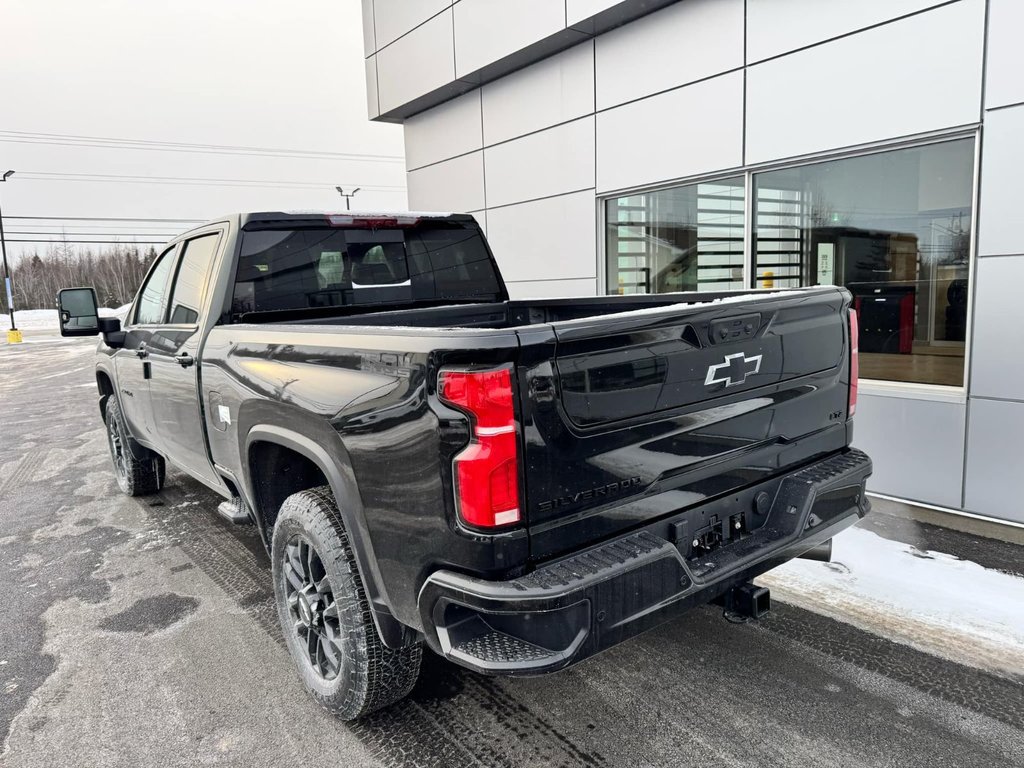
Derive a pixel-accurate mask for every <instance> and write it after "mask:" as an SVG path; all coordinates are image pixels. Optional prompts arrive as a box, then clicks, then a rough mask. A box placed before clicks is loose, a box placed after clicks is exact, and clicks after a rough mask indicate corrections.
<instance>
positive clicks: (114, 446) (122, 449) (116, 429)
mask: <svg viewBox="0 0 1024 768" xmlns="http://www.w3.org/2000/svg"><path fill="white" fill-rule="evenodd" d="M105 421H106V423H107V444H108V445H109V447H110V458H111V460H112V461H113V462H114V475H115V477H116V478H117V485H118V487H119V488H120V489H121V491H122V492H124V493H125V494H127V495H128V496H145V495H148V494H151V493H156V492H157V491H159V490H160V489H161V488H163V485H164V474H165V472H166V464H165V463H164V458H163V456H158V455H156V454H152V455H150V456H147V457H146V458H144V459H137V458H135V456H134V455H133V454H132V451H131V448H129V447H128V430H127V429H126V428H125V425H124V417H123V416H122V415H121V404H120V403H119V402H118V401H117V398H115V397H111V398H110V399H108V400H107V409H106V414H105Z"/></svg>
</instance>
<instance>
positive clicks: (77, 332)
mask: <svg viewBox="0 0 1024 768" xmlns="http://www.w3.org/2000/svg"><path fill="white" fill-rule="evenodd" d="M57 315H58V317H59V319H60V335H61V336H96V335H98V334H99V332H100V316H99V315H100V313H99V309H97V307H96V292H95V291H94V290H93V289H92V288H65V289H63V290H62V291H60V293H58V294H57Z"/></svg>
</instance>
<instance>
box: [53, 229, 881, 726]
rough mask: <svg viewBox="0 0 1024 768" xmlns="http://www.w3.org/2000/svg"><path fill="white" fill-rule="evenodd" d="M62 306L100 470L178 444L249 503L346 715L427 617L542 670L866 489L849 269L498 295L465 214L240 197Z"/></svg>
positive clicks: (768, 559)
mask: <svg viewBox="0 0 1024 768" xmlns="http://www.w3.org/2000/svg"><path fill="white" fill-rule="evenodd" d="M511 258H514V256H511ZM553 258H557V255H555V256H553ZM58 306H59V309H60V319H61V327H62V333H64V334H65V335H96V334H102V341H101V342H100V344H99V346H98V352H97V359H96V383H97V386H98V388H99V399H100V412H101V415H102V417H103V419H104V422H105V425H106V429H107V435H108V438H109V447H110V451H111V455H112V457H113V462H114V467H115V472H116V476H117V482H118V484H119V485H120V488H121V490H123V491H124V492H125V493H127V494H130V495H139V494H147V493H153V492H156V491H158V490H159V489H160V487H161V484H162V483H163V478H164V467H165V461H170V462H173V463H174V464H175V465H176V466H178V467H180V468H181V469H182V470H184V471H185V472H187V473H188V474H190V475H192V476H193V477H195V478H196V479H197V480H199V481H200V482H202V483H204V484H206V485H208V486H209V487H210V488H212V489H214V490H216V491H217V492H218V493H219V494H221V495H223V496H224V497H225V499H226V501H225V502H224V503H223V504H221V506H220V508H219V512H220V513H221V514H223V515H225V516H226V517H228V518H229V519H231V520H233V521H235V522H239V523H251V524H253V525H255V526H257V527H258V529H259V532H260V534H261V536H262V538H263V541H264V543H265V544H266V546H267V549H268V552H269V553H270V560H271V564H272V577H273V586H274V592H275V595H276V600H277V606H278V613H279V617H280V622H281V628H282V631H283V632H284V635H285V638H286V640H287V645H288V648H289V650H290V652H291V654H292V656H293V657H294V659H295V663H296V665H297V667H298V670H299V673H300V675H301V676H302V679H303V680H304V682H305V684H306V686H307V688H308V689H309V691H310V692H311V693H312V695H313V696H314V697H315V698H316V699H317V700H319V701H320V702H321V703H322V704H323V705H325V706H326V707H328V708H329V709H331V710H332V711H334V712H335V713H336V714H338V715H339V716H340V717H342V718H346V719H351V718H354V717H358V716H360V715H362V714H364V713H366V712H369V711H372V710H373V709H376V708H379V707H381V706H385V705H387V704H389V703H391V702H394V701H396V700H398V699H400V698H402V697H403V696H404V695H405V694H406V693H408V691H409V690H410V688H411V687H412V685H413V683H414V682H415V680H416V677H417V674H418V670H419V665H420V658H421V652H422V648H423V645H424V644H426V645H427V646H429V647H430V648H431V649H433V650H434V651H435V652H437V653H438V654H440V655H442V656H444V657H445V658H447V659H449V660H450V661H452V662H454V663H456V664H461V665H463V666H465V667H468V668H469V669H472V670H476V671H477V672H482V673H490V674H509V675H527V674H539V673H544V672H549V671H553V670H557V669H561V668H563V667H566V666H567V665H569V664H572V663H574V662H576V661H579V660H581V659H584V658H587V657H589V656H591V655H593V654H595V653H597V652H599V651H601V650H603V649H606V648H608V647H610V646H612V645H614V644H616V643H619V642H621V641H623V640H625V639H627V638H629V637H632V636H634V635H636V634H638V633H639V632H642V631H644V630H646V629H648V628H650V627H652V626H655V625H657V624H659V623H661V622H664V621H666V620H668V619H670V618H673V617H676V616H679V615H680V614H682V613H683V612H685V611H686V610H687V609H689V608H691V607H693V606H696V605H699V604H702V603H706V602H709V601H718V602H721V603H723V604H724V605H725V606H726V607H727V608H728V609H730V610H732V611H735V612H739V613H743V614H747V615H756V614H757V613H759V612H760V611H762V610H765V609H766V608H767V605H766V598H767V595H766V591H765V590H763V589H758V588H756V587H754V586H753V585H752V584H751V583H750V580H751V579H752V578H754V577H755V576H757V575H758V574H760V573H763V572H764V571H766V570H768V569H770V568H772V567H774V566H776V565H778V564H780V563H782V562H784V561H786V560H788V559H790V558H793V557H799V556H806V555H807V554H808V553H812V556H813V555H814V554H815V553H816V554H817V555H819V556H821V555H822V552H823V550H827V546H828V543H829V542H830V541H831V537H832V536H833V535H835V534H836V533H837V532H838V531H840V530H842V529H843V528H845V527H847V526H849V525H851V524H852V523H854V522H855V521H856V520H857V519H858V518H859V516H862V515H864V514H865V513H866V512H867V511H868V509H869V504H868V500H867V499H866V497H865V495H864V483H865V480H866V478H867V477H868V475H869V474H870V472H871V462H870V460H869V459H868V457H867V456H865V455H864V454H863V453H861V452H860V451H857V450H855V449H851V448H850V441H851V434H852V420H851V419H852V417H853V414H854V409H855V407H856V402H857V347H856V338H857V330H856V316H855V315H854V313H853V312H851V310H850V295H849V294H848V293H847V292H846V291H845V290H843V289H841V288H835V287H816V288H806V289H800V290H789V291H779V292H765V291H746V292H743V291H740V292H729V293H718V294H709V293H688V294H684V293H677V294H664V295H644V296H606V297H597V298H572V299H546V300H536V301H510V300H509V297H508V293H507V291H506V288H505V284H504V282H503V280H502V278H501V275H500V273H499V271H498V268H497V265H496V263H495V260H494V258H493V257H492V254H491V252H490V250H489V248H488V246H487V243H486V241H485V239H484V237H483V235H482V233H481V231H480V228H479V227H478V226H477V224H476V222H475V221H474V219H473V218H472V217H471V216H467V215H442V214H437V215H431V214H392V215H369V214H367V215H362V214H353V213H345V214H320V213H287V214H286V213H248V214H240V215H232V216H228V217H225V218H222V219H217V220H215V221H212V222H210V223H208V224H206V225H204V226H201V227H199V228H197V229H194V230H192V231H190V232H187V233H185V234H183V235H181V236H180V237H178V238H177V239H175V240H174V241H173V242H171V243H170V244H169V245H168V247H167V248H166V249H165V250H164V251H163V252H162V253H161V254H160V255H159V256H158V257H157V259H156V261H155V262H154V264H153V266H152V268H151V269H150V271H149V274H148V276H147V277H146V279H145V282H144V283H143V285H142V287H141V289H140V291H139V293H138V295H137V297H136V299H135V301H134V303H133V304H132V306H131V308H130V310H129V312H128V314H127V316H126V317H125V320H124V323H123V326H122V324H121V323H120V321H119V320H117V319H111V318H101V317H98V313H97V311H96V301H95V296H94V295H93V293H92V289H89V288H76V289H68V290H65V291H62V292H61V294H60V296H59V297H58ZM826 556H827V555H826Z"/></svg>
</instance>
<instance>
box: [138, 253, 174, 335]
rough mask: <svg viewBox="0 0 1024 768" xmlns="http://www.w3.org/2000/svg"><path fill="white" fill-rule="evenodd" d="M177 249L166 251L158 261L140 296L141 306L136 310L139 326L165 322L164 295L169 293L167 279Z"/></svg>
mask: <svg viewBox="0 0 1024 768" xmlns="http://www.w3.org/2000/svg"><path fill="white" fill-rule="evenodd" d="M175 250H176V249H175V248H169V249H168V250H166V251H164V252H163V253H162V254H161V255H160V257H159V258H158V259H157V260H156V266H155V267H153V271H152V272H150V273H149V278H148V279H147V280H146V285H145V286H144V287H143V289H142V294H141V295H140V296H139V305H138V307H136V308H135V323H136V324H137V325H155V324H157V323H162V322H163V320H164V315H163V306H164V294H165V293H167V278H169V277H170V275H171V266H172V265H173V264H174V251H175Z"/></svg>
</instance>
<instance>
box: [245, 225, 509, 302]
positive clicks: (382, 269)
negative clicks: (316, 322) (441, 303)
mask: <svg viewBox="0 0 1024 768" xmlns="http://www.w3.org/2000/svg"><path fill="white" fill-rule="evenodd" d="M500 297H501V288H500V284H499V281H498V276H497V273H496V271H495V269H494V265H493V264H492V262H491V257H490V255H489V253H488V251H487V248H486V246H485V244H484V241H483V238H482V237H481V236H480V232H479V230H478V229H477V228H476V226H475V225H473V224H468V225H464V224H461V223H451V222H434V221H427V222H420V223H418V224H417V225H416V226H414V227H409V228H398V229H338V228H306V229H267V230H256V231H246V232H244V233H243V236H242V250H241V255H240V257H239V263H238V272H237V274H236V277H235V290H234V296H233V302H232V312H233V313H234V314H236V315H237V314H243V313H246V312H267V311H280V310H299V309H308V308H315V307H346V306H357V305H372V304H402V303H413V302H422V301H434V300H444V299H479V300H480V301H494V300H497V299H499V298H500Z"/></svg>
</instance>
